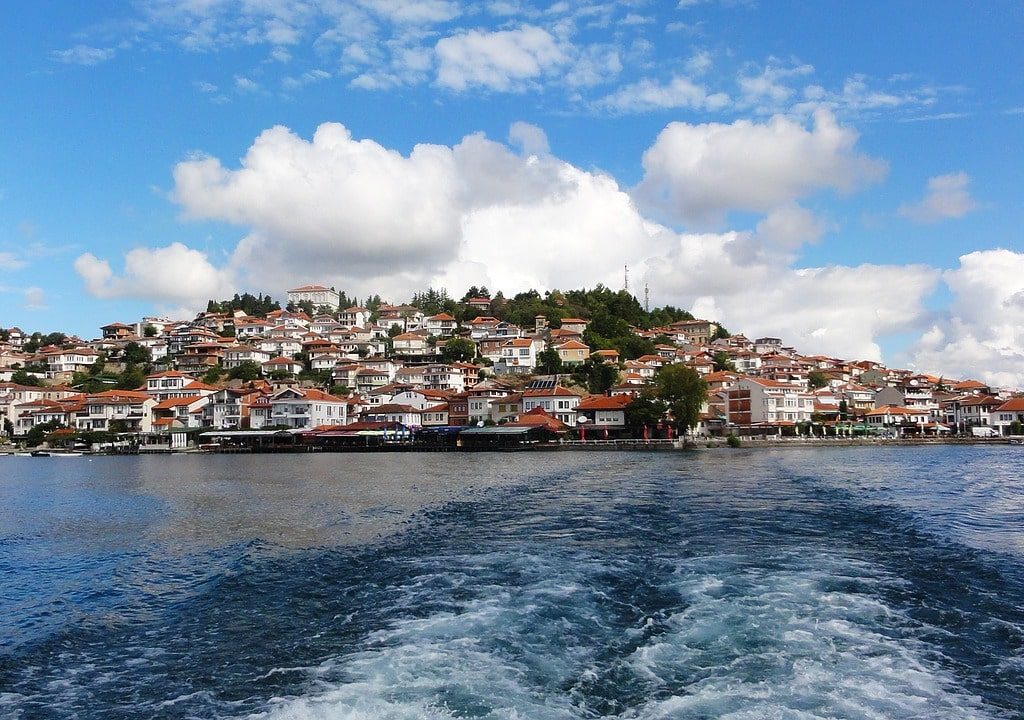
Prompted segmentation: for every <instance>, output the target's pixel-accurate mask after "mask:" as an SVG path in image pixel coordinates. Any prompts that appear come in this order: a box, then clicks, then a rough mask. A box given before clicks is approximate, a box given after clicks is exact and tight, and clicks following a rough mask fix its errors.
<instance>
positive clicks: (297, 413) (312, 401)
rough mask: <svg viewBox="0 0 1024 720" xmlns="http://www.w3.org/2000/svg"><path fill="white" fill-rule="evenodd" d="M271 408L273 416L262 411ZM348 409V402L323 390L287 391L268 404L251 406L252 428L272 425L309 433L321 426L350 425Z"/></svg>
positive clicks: (270, 411) (303, 389) (270, 397)
mask: <svg viewBox="0 0 1024 720" xmlns="http://www.w3.org/2000/svg"><path fill="white" fill-rule="evenodd" d="M267 406H269V413H266V412H263V411H262V409H263V408H266V407H267ZM348 407H349V403H348V401H347V400H346V399H345V398H339V397H335V396H334V395H329V394H327V393H325V392H324V391H322V390H314V389H311V388H298V387H287V388H283V389H281V390H278V391H277V392H275V393H274V394H272V395H270V396H269V397H268V398H267V399H266V401H265V402H262V401H257V402H254V403H253V404H252V405H251V406H250V424H251V425H252V427H253V428H254V429H259V428H260V427H266V426H268V425H269V426H285V427H289V428H308V429H312V428H315V427H319V426H321V425H345V424H347V423H348ZM257 410H260V411H259V412H257Z"/></svg>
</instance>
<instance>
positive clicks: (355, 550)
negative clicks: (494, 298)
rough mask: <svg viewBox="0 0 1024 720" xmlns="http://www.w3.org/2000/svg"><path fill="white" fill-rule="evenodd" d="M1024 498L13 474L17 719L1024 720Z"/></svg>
mask: <svg viewBox="0 0 1024 720" xmlns="http://www.w3.org/2000/svg"><path fill="white" fill-rule="evenodd" d="M1022 468H1024V450H1021V449H1019V448H1013V447H999V448H980V447H925V448H904V447H899V448H879V447H869V448H837V449H792V450H789V449H786V450H743V449H741V450H735V451H730V450H726V449H719V450H712V451H699V452H682V453H680V452H671V453H670V452H666V453H650V454H645V453H532V454H527V453H524V454H508V455H505V454H469V455H466V454H402V455H387V454H380V455H296V456H286V455H265V456H206V457H197V456H173V457H112V458H93V459H89V458H14V457H8V458H0V717H4V718H7V717H10V718H71V717H74V718H155V717H160V718H164V717H166V718H215V717H216V718H243V717H266V718H274V719H277V718H294V719H306V718H317V719H323V720H326V719H328V718H350V719H355V718H373V719H377V718H383V719H389V718H395V719H405V718H503V719H508V720H512V719H522V720H526V719H529V718H539V719H547V718H559V719H562V718H565V719H570V718H597V717H614V718H732V719H736V720H739V719H755V718H780V719H789V718H792V719H794V720H798V719H799V720H804V719H809V718H872V719H877V718H929V719H931V718H1024V479H1022V477H1024V473H1022V472H1021V470H1022Z"/></svg>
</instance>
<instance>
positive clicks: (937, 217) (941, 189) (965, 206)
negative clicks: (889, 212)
mask: <svg viewBox="0 0 1024 720" xmlns="http://www.w3.org/2000/svg"><path fill="white" fill-rule="evenodd" d="M970 183H971V178H970V177H969V176H968V175H967V174H966V173H962V172H959V173H950V174H949V175H938V176H936V177H933V178H930V179H929V180H928V189H927V191H926V192H925V195H924V197H923V198H921V200H920V201H919V202H916V203H913V204H911V205H901V206H900V210H899V213H900V215H902V216H903V217H906V218H909V219H911V220H913V221H914V222H918V223H936V222H940V221H942V220H950V219H955V218H962V217H964V216H965V215H967V214H968V213H970V212H971V211H973V210H975V209H976V208H977V207H978V203H977V202H975V200H974V198H972V197H971V192H970V189H969V188H968V185H970Z"/></svg>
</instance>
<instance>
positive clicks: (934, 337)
mask: <svg viewBox="0 0 1024 720" xmlns="http://www.w3.org/2000/svg"><path fill="white" fill-rule="evenodd" d="M942 277H943V280H945V282H946V285H947V286H948V288H949V290H950V292H951V293H952V296H953V300H952V302H951V303H950V306H949V309H948V310H947V311H945V312H944V313H942V314H941V316H940V317H939V318H938V320H937V322H935V324H934V325H932V327H931V328H930V329H929V330H928V332H926V333H925V334H924V335H923V336H922V338H921V340H920V341H919V342H918V343H917V344H916V345H915V346H914V347H913V348H911V350H910V351H909V354H908V358H909V360H910V361H911V362H912V363H913V364H914V365H915V366H916V367H918V368H920V369H921V370H923V371H927V372H934V373H936V374H945V375H947V376H953V377H968V376H971V377H973V376H976V375H979V374H980V376H981V378H982V379H983V380H985V381H987V382H989V383H992V384H994V385H997V386H1009V387H1017V388H1021V387H1024V253H1020V252H1014V251H1012V250H1005V249H996V250H982V251H978V252H972V253H969V254H967V255H963V256H961V257H960V261H959V267H957V268H955V269H952V270H947V271H945V272H944V273H943V276H942Z"/></svg>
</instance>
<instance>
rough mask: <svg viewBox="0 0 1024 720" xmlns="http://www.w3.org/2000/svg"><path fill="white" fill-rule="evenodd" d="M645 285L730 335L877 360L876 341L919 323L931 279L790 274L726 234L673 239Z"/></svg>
mask: <svg viewBox="0 0 1024 720" xmlns="http://www.w3.org/2000/svg"><path fill="white" fill-rule="evenodd" d="M645 278H646V280H647V281H648V282H649V283H650V286H651V289H652V292H655V291H656V292H657V293H658V295H659V297H661V298H665V299H666V300H667V301H671V302H673V303H676V304H678V305H680V306H682V307H688V308H691V309H692V311H693V312H694V314H696V315H698V316H701V317H706V318H712V319H718V320H720V321H721V322H722V323H724V324H725V325H726V327H728V328H729V329H730V330H732V331H733V332H737V331H744V332H756V333H759V334H765V335H774V336H778V337H782V338H785V340H786V342H787V343H791V344H793V345H795V346H796V347H798V348H800V349H801V350H803V351H805V352H815V353H823V354H828V355H834V356H836V357H853V358H864V359H871V360H881V359H882V352H881V348H880V346H879V344H878V340H879V338H880V337H882V336H885V335H889V334H893V333H897V332H904V331H909V330H913V329H914V328H917V327H919V326H920V324H921V323H922V322H923V321H924V318H926V317H927V309H926V308H925V305H924V300H925V298H926V297H927V296H928V295H929V294H930V293H931V292H932V290H933V288H934V287H935V284H936V283H937V281H938V279H939V271H937V270H935V269H933V268H929V267H926V266H920V265H909V266H885V265H860V266H857V267H845V266H829V267H818V268H799V269H794V268H792V267H790V266H789V265H788V264H787V257H786V256H785V255H784V254H780V253H776V252H773V251H772V249H771V248H769V247H766V246H764V245H762V244H760V243H759V241H758V238H757V237H756V236H754V235H752V234H749V233H736V232H729V233H721V234H714V233H704V234H682V235H680V236H679V237H678V241H677V244H676V245H675V247H673V248H672V250H671V251H670V252H669V253H668V254H667V255H665V256H664V257H662V258H658V259H656V260H654V261H652V262H650V263H648V265H647V271H646V275H645ZM894 287H898V288H899V293H898V298H897V297H895V296H894V292H893V288H894ZM885 298H892V300H893V301H890V302H885V301H884V300H883V299H885ZM897 300H898V301H897Z"/></svg>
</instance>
